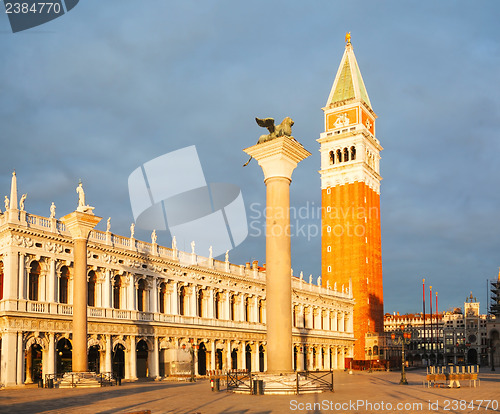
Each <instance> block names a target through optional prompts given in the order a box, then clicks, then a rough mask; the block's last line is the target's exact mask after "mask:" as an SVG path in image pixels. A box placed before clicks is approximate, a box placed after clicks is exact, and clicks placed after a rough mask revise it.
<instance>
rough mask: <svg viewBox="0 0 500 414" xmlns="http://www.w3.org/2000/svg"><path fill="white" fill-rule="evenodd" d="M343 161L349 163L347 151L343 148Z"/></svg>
mask: <svg viewBox="0 0 500 414" xmlns="http://www.w3.org/2000/svg"><path fill="white" fill-rule="evenodd" d="M344 161H349V150H348V149H347V148H344Z"/></svg>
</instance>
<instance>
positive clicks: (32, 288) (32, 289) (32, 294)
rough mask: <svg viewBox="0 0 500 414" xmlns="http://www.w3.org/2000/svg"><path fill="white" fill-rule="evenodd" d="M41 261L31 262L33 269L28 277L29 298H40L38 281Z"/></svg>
mask: <svg viewBox="0 0 500 414" xmlns="http://www.w3.org/2000/svg"><path fill="white" fill-rule="evenodd" d="M40 270H41V269H40V263H38V262H37V261H36V260H35V261H33V262H31V270H30V273H29V277H28V299H29V300H35V301H36V300H38V281H39V279H40Z"/></svg>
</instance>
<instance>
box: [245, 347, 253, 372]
mask: <svg viewBox="0 0 500 414" xmlns="http://www.w3.org/2000/svg"><path fill="white" fill-rule="evenodd" d="M245 366H246V368H247V371H248V372H252V347H251V346H250V345H249V344H247V346H246V347H245Z"/></svg>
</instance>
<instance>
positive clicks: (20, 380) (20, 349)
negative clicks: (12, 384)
mask: <svg viewBox="0 0 500 414" xmlns="http://www.w3.org/2000/svg"><path fill="white" fill-rule="evenodd" d="M2 343H3V341H2ZM2 355H3V353H2ZM16 365H17V377H16V378H17V385H21V384H24V343H23V333H22V332H18V333H17V360H16ZM2 368H3V367H2Z"/></svg>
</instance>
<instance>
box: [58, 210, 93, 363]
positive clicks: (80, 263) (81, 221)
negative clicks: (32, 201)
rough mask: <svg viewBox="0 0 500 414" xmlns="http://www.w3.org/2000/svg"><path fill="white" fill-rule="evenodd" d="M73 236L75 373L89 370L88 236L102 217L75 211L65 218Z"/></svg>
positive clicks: (62, 219)
mask: <svg viewBox="0 0 500 414" xmlns="http://www.w3.org/2000/svg"><path fill="white" fill-rule="evenodd" d="M61 221H62V222H63V223H64V224H65V225H66V228H67V229H68V230H69V232H70V233H71V237H72V238H73V245H74V248H73V251H74V253H73V262H74V277H73V284H74V286H73V344H72V345H73V358H72V366H73V372H86V371H87V370H88V358H87V239H88V237H89V234H90V231H91V230H92V229H93V228H94V227H95V225H96V224H97V223H99V222H100V221H101V217H97V216H94V215H93V214H90V213H83V212H81V211H74V212H73V213H70V214H68V215H66V216H64V217H62V218H61Z"/></svg>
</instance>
